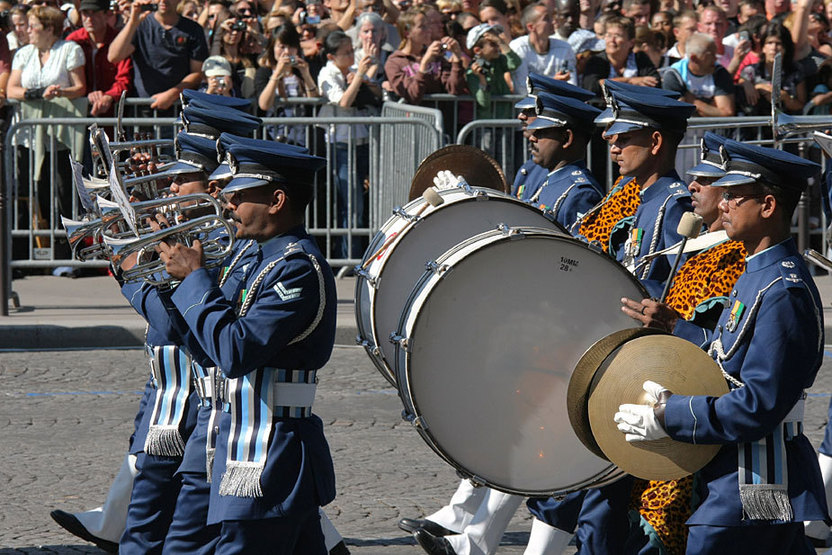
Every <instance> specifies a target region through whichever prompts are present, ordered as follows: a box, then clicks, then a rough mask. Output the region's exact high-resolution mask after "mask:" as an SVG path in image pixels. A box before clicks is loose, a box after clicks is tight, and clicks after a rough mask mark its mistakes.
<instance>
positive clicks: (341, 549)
mask: <svg viewBox="0 0 832 555" xmlns="http://www.w3.org/2000/svg"><path fill="white" fill-rule="evenodd" d="M329 555H350V550H349V549H347V544H345V543H344V540H341V541H339V542H338V543H336V544H335V545H333V546H332V549H330V550H329Z"/></svg>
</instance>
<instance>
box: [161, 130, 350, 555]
mask: <svg viewBox="0 0 832 555" xmlns="http://www.w3.org/2000/svg"><path fill="white" fill-rule="evenodd" d="M226 155H227V156H228V157H229V162H230V164H229V165H230V168H231V171H232V174H233V177H232V180H231V182H230V183H229V185H228V186H227V187H226V188H225V190H224V192H223V194H224V195H225V198H226V202H227V204H228V206H229V208H230V209H231V210H232V219H234V221H235V222H236V223H237V234H236V236H237V238H238V239H253V240H254V241H256V242H257V243H259V245H260V251H259V255H258V258H257V261H256V262H255V263H252V264H249V265H248V267H247V268H246V270H245V272H244V275H243V276H242V279H240V280H239V282H238V284H237V287H236V288H234V289H235V290H234V291H231V290H229V289H228V288H221V287H218V286H217V285H216V284H215V282H214V281H213V280H212V279H211V276H210V274H209V273H208V272H207V271H206V270H205V269H204V268H203V256H202V249H201V245H200V244H199V243H198V242H195V244H194V246H193V247H186V246H184V245H181V244H176V245H172V246H168V245H160V253H161V256H162V258H163V260H164V261H165V262H166V268H167V271H168V272H169V273H170V274H171V275H172V276H174V277H176V278H177V279H181V280H182V282H181V284H180V285H179V287H178V288H177V289H176V291H175V292H174V293H173V295H172V300H173V302H174V304H175V306H176V307H177V309H178V310H179V312H180V313H181V314H182V316H183V318H184V319H185V321H186V322H187V324H188V326H189V328H190V330H191V331H192V332H193V333H194V335H195V336H196V337H197V339H198V341H199V343H200V344H201V345H202V347H203V348H204V349H205V351H206V352H207V353H208V354H209V355H210V357H211V358H212V360H214V361H215V362H216V363H217V366H218V367H219V368H220V369H222V372H223V374H224V376H225V378H226V381H225V384H224V386H223V387H221V388H220V389H219V391H218V393H220V394H221V397H222V401H223V402H224V411H223V413H222V414H221V415H220V419H219V435H218V437H217V441H216V454H215V457H214V463H213V472H212V481H211V504H210V510H209V515H208V522H209V524H220V526H221V531H220V538H219V542H218V544H217V546H216V553H257V552H269V553H287V554H288V553H294V552H299V553H300V552H302V553H310V554H314V553H326V548H325V547H324V540H323V534H322V533H321V528H320V522H319V516H318V508H319V507H320V506H322V505H325V504H327V503H329V502H330V501H331V500H332V499H333V498H334V496H335V483H334V480H335V476H334V471H333V467H332V459H331V457H330V454H329V448H328V445H327V443H326V440H325V439H324V436H323V425H322V423H321V421H320V419H319V418H318V417H317V416H314V415H313V414H312V412H311V408H312V403H313V400H314V394H315V383H316V373H317V370H318V369H319V368H321V367H322V366H323V365H324V364H325V363H326V361H327V360H328V359H329V357H330V354H331V352H332V348H333V345H334V339H335V312H336V310H335V309H336V295H335V281H334V277H333V275H332V271H331V269H330V268H329V266H328V265H327V263H326V260H325V259H324V257H323V255H322V254H321V253H320V251H319V250H318V247H317V245H316V244H315V241H314V240H313V239H312V237H311V236H310V235H309V234H308V233H307V232H306V230H305V228H304V226H303V219H304V214H305V210H306V206H307V204H308V203H309V201H310V200H311V198H312V185H313V182H314V176H315V173H316V172H317V171H318V170H319V169H321V168H322V167H323V166H324V164H325V160H323V159H321V158H318V157H315V156H310V155H306V154H300V153H298V152H297V151H296V150H295V149H287V148H285V145H282V144H280V143H273V142H267V141H262V142H261V144H260V145H259V146H255V145H252V144H246V145H234V144H232V145H230V146H229V147H228V150H227V154H226ZM252 406H253V407H256V410H254V411H250V410H247V408H248V407H252Z"/></svg>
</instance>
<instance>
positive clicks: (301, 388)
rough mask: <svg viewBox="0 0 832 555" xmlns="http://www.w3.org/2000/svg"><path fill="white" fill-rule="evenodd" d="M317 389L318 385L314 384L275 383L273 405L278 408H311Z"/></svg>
mask: <svg viewBox="0 0 832 555" xmlns="http://www.w3.org/2000/svg"><path fill="white" fill-rule="evenodd" d="M317 388H318V384H314V383H283V382H275V384H274V388H273V392H274V400H273V402H272V404H273V405H274V406H276V407H311V406H312V405H313V404H314V403H315V391H316V390H317Z"/></svg>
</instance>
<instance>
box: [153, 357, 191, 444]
mask: <svg viewBox="0 0 832 555" xmlns="http://www.w3.org/2000/svg"><path fill="white" fill-rule="evenodd" d="M152 353H153V354H152V357H151V370H152V372H153V378H154V382H155V383H156V398H155V400H154V403H153V413H152V414H151V417H150V428H149V429H148V431H147V439H146V440H145V443H144V450H145V452H146V453H148V454H150V455H158V456H166V457H181V456H182V455H183V454H184V453H185V441H184V439H183V438H182V434H181V433H180V431H179V426H180V425H181V423H182V418H183V416H184V414H185V408H186V405H187V402H188V396H189V395H190V394H191V360H190V357H189V356H188V354H187V353H186V352H185V350H184V349H180V348H179V347H177V346H175V345H164V346H161V347H153V349H152Z"/></svg>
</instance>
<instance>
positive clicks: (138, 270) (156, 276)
mask: <svg viewBox="0 0 832 555" xmlns="http://www.w3.org/2000/svg"><path fill="white" fill-rule="evenodd" d="M222 229H225V231H226V234H225V235H224V234H221V233H218V231H220V230H222ZM103 237H104V242H105V243H106V244H107V247H108V248H109V249H110V251H111V254H110V261H111V262H112V263H113V266H115V267H119V266H120V265H121V264H122V262H124V260H126V259H127V258H128V257H129V256H131V255H133V254H137V255H138V258H137V262H136V265H135V266H133V267H132V268H130V269H127V270H124V271H123V272H122V274H121V277H122V279H124V281H127V282H132V281H139V280H143V281H145V282H147V283H149V284H150V285H154V286H157V287H159V286H170V285H172V284H173V282H174V279H173V278H172V277H171V276H170V275H169V274H168V273H167V272H165V264H164V262H162V259H161V258H160V257H159V255H158V253H156V251H155V248H156V246H157V245H158V244H159V243H161V242H168V243H171V242H179V243H183V244H185V245H187V246H191V245H193V242H194V241H195V240H197V239H199V241H200V242H201V243H202V249H203V254H204V260H205V267H206V268H213V267H216V266H219V265H220V264H222V262H223V260H225V258H226V257H227V256H228V255H229V254H230V253H231V249H232V247H233V245H234V229H233V228H232V227H231V224H229V223H228V222H227V221H226V220H225V219H224V218H223V217H222V216H219V215H217V214H209V215H207V216H200V217H198V218H195V219H193V220H188V221H186V222H183V223H181V224H177V225H174V226H171V227H168V228H165V229H161V230H158V231H155V232H153V233H149V234H147V235H143V236H142V237H140V238H138V239H136V238H135V237H132V238H130V237H128V238H123V239H119V238H115V237H111V236H109V235H108V234H106V233H105V234H104V235H103Z"/></svg>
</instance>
